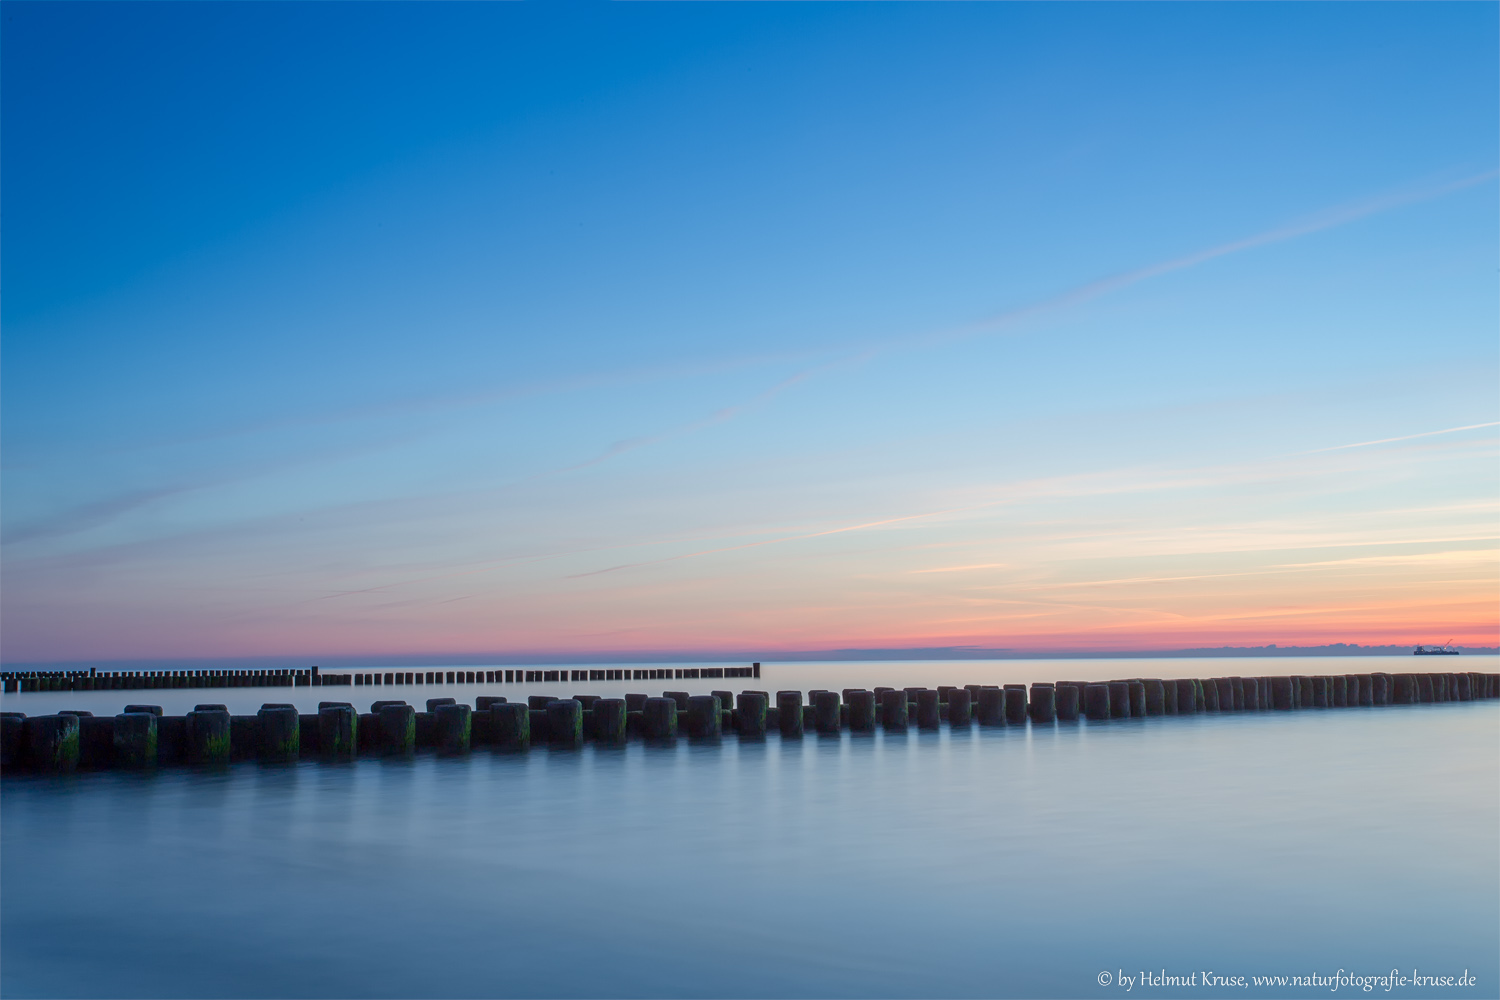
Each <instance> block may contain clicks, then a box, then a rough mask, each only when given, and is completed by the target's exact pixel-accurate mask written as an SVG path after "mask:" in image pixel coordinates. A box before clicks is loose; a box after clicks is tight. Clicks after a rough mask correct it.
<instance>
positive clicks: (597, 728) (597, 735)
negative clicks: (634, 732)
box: [594, 698, 626, 743]
mask: <svg viewBox="0 0 1500 1000" xmlns="http://www.w3.org/2000/svg"><path fill="white" fill-rule="evenodd" d="M625 718H626V711H625V699H624V698H600V699H599V700H598V701H596V702H594V739H596V740H598V741H599V742H600V743H620V742H623V741H624V739H625V736H626V728H625Z"/></svg>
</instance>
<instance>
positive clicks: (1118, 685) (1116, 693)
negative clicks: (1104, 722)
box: [1089, 681, 1130, 719]
mask: <svg viewBox="0 0 1500 1000" xmlns="http://www.w3.org/2000/svg"><path fill="white" fill-rule="evenodd" d="M1109 715H1110V718H1112V719H1128V718H1130V682H1129V681H1110V682H1109ZM1089 718H1091V719H1092V718H1093V716H1092V715H1091V716H1089Z"/></svg>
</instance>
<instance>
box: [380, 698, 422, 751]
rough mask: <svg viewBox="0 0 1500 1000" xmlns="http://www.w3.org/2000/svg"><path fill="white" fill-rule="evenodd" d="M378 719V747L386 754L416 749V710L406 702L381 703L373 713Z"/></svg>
mask: <svg viewBox="0 0 1500 1000" xmlns="http://www.w3.org/2000/svg"><path fill="white" fill-rule="evenodd" d="M375 714H376V716H377V717H378V718H379V719H380V748H381V750H382V751H384V752H385V753H386V754H389V755H395V756H401V755H405V754H412V753H416V751H417V710H416V709H414V708H412V707H411V706H410V705H407V704H404V703H403V704H400V705H389V704H387V705H382V706H381V707H380V710H379V711H378V712H376V713H375Z"/></svg>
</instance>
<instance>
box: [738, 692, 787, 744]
mask: <svg viewBox="0 0 1500 1000" xmlns="http://www.w3.org/2000/svg"><path fill="white" fill-rule="evenodd" d="M769 708H770V706H769V705H767V704H766V696H765V695H764V694H762V693H761V692H759V691H741V692H740V693H739V695H738V696H737V698H736V700H735V713H736V714H737V715H738V716H739V719H740V735H741V736H743V737H746V738H748V739H759V738H760V737H762V736H765V735H766V716H767V714H768V709H769ZM778 721H779V720H778Z"/></svg>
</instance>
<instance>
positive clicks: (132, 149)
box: [0, 0, 1500, 663]
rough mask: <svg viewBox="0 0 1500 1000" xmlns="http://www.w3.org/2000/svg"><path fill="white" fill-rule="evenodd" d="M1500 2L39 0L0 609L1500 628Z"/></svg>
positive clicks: (23, 642)
mask: <svg viewBox="0 0 1500 1000" xmlns="http://www.w3.org/2000/svg"><path fill="white" fill-rule="evenodd" d="M1497 12H1500V8H1497V7H1496V6H1495V5H1493V4H1421V5H1408V4H1399V5H1394V4H1393V5H1384V4H1375V5H1365V4H1334V5H1321V4H1320V5H1282V4H1270V5H1261V4H1255V5H1247V4H1207V5H1178V4H1166V5H1151V4H1128V5H1090V4H1056V5H1049V4H1016V5H970V4H952V5H935V4H920V5H918V4H868V5H867V4H828V5H812V4H806V5H803V4H798V5H787V4H768V5H762V4H735V5H730V4H693V5H679V4H663V5H652V4H614V5H609V4H596V3H551V4H448V5H416V4H374V5H363V4H307V5H303V4H296V3H290V4H234V3H221V4H220V3H216V4H201V5H199V4H144V5H136V4H131V3H111V4H90V3H68V4H62V3H29V2H17V0H10V2H7V3H5V4H4V5H3V6H0V19H3V33H0V56H3V58H0V166H3V181H4V185H3V190H0V207H3V212H0V240H3V249H4V254H3V261H0V285H3V299H0V331H3V336H0V361H3V364H0V389H3V394H0V449H3V451H0V461H3V478H0V519H3V535H0V537H3V549H0V586H3V590H0V596H3V603H0V611H3V620H0V625H3V629H0V659H3V660H4V661H5V662H8V663H42V662H75V661H104V660H114V659H120V660H140V659H162V660H208V659H214V658H227V657H280V656H286V657H309V658H319V657H321V658H330V657H356V658H357V657H361V656H367V657H376V656H379V657H386V658H389V657H397V658H399V657H402V656H411V657H412V658H413V659H415V660H421V659H422V658H423V657H433V656H448V657H453V656H458V657H467V656H472V657H475V658H477V659H482V658H483V657H485V656H500V655H507V656H527V655H537V656H542V655H549V656H556V655H564V656H566V655H578V656H580V657H603V658H608V657H609V656H612V655H621V656H625V655H631V656H634V655H647V654H649V655H662V656H669V655H678V654H680V655H689V654H690V655H693V656H712V655H714V654H715V653H716V652H718V653H723V654H724V655H726V656H727V655H734V656H739V655H747V656H748V655H754V656H756V658H764V659H768V660H774V659H776V658H777V653H778V651H788V650H817V649H840V648H904V647H923V648H931V647H941V646H964V647H972V646H979V647H984V648H996V649H1007V650H1019V651H1027V650H1033V651H1049V652H1056V651H1068V650H1077V651H1108V650H1139V649H1172V648H1183V647H1203V646H1219V645H1263V644H1266V643H1279V644H1282V645H1296V644H1301V645H1314V644H1319V643H1332V642H1358V643H1363V644H1370V643H1374V644H1380V643H1439V642H1444V641H1447V640H1450V639H1451V640H1453V641H1455V642H1458V643H1461V644H1462V643H1467V644H1471V645H1476V644H1477V645H1494V644H1496V642H1497V631H1500V621H1497V608H1500V557H1497V556H1500V550H1497V538H1500V531H1497V526H1500V522H1497V513H1500V511H1497V508H1500V462H1497V457H1500V456H1497V450H1500V449H1497V444H1500V427H1497V421H1500V388H1497V386H1500V379H1497V373H1500V357H1497V354H1500V348H1497V339H1496V332H1497V319H1500V317H1497V301H1500V300H1497V265H1500V261H1497V245H1500V240H1497V236H1500V224H1497V218H1500V213H1497V208H1500V206H1497V198H1496V195H1497V180H1496V178H1497V173H1496V171H1497V165H1500V141H1497V140H1500V125H1497V122H1500V107H1497V105H1500V100H1497V91H1496V87H1495V80H1496V78H1497V70H1500V59H1497V45H1496V41H1495V39H1496V37H1497V28H1500V24H1497V20H1500V13H1497Z"/></svg>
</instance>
